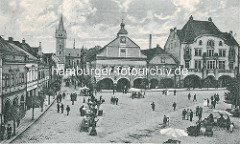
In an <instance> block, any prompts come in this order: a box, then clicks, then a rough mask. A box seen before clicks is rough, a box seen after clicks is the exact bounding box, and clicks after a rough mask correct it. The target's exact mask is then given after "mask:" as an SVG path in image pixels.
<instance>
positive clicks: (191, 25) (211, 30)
mask: <svg viewBox="0 0 240 144" xmlns="http://www.w3.org/2000/svg"><path fill="white" fill-rule="evenodd" d="M177 35H178V37H179V39H180V41H181V42H183V43H192V42H193V41H194V40H195V38H197V37H199V36H201V35H214V36H219V37H221V38H222V39H224V40H225V43H227V44H228V45H238V43H237V41H236V40H235V39H234V38H233V37H232V36H231V34H229V33H224V32H221V31H220V30H219V29H218V28H217V27H216V25H215V24H214V23H213V22H212V19H211V18H209V19H208V21H198V20H193V17H192V16H191V17H190V19H189V20H188V22H187V23H186V24H185V25H184V26H183V28H182V29H181V30H177Z"/></svg>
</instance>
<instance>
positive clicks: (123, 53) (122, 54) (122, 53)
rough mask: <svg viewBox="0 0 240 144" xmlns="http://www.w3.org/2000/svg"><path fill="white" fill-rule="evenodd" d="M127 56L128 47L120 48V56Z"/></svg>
mask: <svg viewBox="0 0 240 144" xmlns="http://www.w3.org/2000/svg"><path fill="white" fill-rule="evenodd" d="M125 56H127V51H126V49H120V57H125Z"/></svg>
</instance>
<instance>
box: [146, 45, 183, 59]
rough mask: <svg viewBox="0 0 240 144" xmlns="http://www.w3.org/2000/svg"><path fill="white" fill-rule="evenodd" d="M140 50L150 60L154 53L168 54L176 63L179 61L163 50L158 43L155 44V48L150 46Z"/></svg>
mask: <svg viewBox="0 0 240 144" xmlns="http://www.w3.org/2000/svg"><path fill="white" fill-rule="evenodd" d="M141 52H142V53H143V54H144V55H146V56H147V58H148V60H151V59H152V58H154V57H155V56H156V55H161V54H164V55H169V56H170V57H172V58H173V59H174V60H175V62H176V63H179V61H178V60H177V59H176V58H175V57H174V56H173V55H172V54H170V53H168V52H166V51H165V50H163V49H162V48H161V47H160V46H159V45H157V46H156V48H152V49H147V50H141Z"/></svg>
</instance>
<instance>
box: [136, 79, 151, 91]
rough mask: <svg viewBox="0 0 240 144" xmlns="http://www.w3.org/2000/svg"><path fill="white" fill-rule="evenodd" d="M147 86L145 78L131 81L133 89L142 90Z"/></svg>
mask: <svg viewBox="0 0 240 144" xmlns="http://www.w3.org/2000/svg"><path fill="white" fill-rule="evenodd" d="M147 86H148V80H147V79H146V78H136V79H135V80H134V81H133V87H134V88H139V89H144V88H146V87H147Z"/></svg>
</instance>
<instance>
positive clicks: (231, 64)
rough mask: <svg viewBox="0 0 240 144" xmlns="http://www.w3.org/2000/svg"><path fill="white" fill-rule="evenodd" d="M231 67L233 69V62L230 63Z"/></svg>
mask: <svg viewBox="0 0 240 144" xmlns="http://www.w3.org/2000/svg"><path fill="white" fill-rule="evenodd" d="M229 69H231V70H232V69H233V62H230V63H229Z"/></svg>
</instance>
